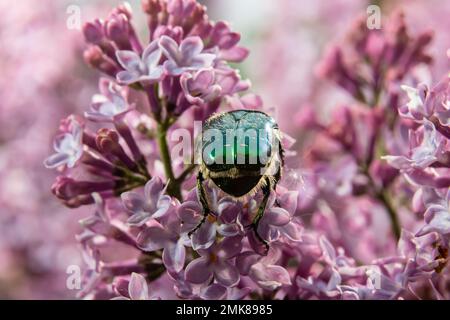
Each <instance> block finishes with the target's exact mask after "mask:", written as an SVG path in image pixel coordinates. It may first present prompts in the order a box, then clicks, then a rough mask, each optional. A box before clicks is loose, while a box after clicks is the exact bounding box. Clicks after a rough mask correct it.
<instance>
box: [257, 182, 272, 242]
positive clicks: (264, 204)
mask: <svg viewBox="0 0 450 320" xmlns="http://www.w3.org/2000/svg"><path fill="white" fill-rule="evenodd" d="M265 181H266V184H265V185H264V187H262V191H263V195H264V197H263V200H262V202H261V205H260V206H259V208H258V213H257V214H256V216H255V218H254V219H253V222H252V228H253V232H254V233H255V236H256V238H257V239H258V240H259V241H261V242H262V243H263V244H264V246H265V247H266V251H269V243H268V242H267V241H266V240H264V239H263V238H262V237H261V235H260V234H259V233H258V226H259V222H260V221H261V218H262V217H263V216H264V212H265V211H266V207H267V201H268V200H269V197H270V192H271V191H272V189H273V184H272V183H271V181H270V179H269V178H267V177H266V178H265Z"/></svg>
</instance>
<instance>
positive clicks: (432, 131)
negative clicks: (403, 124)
mask: <svg viewBox="0 0 450 320" xmlns="http://www.w3.org/2000/svg"><path fill="white" fill-rule="evenodd" d="M411 137H412V138H413V139H411V140H413V141H412V144H413V145H412V146H411V147H412V150H411V155H410V156H409V157H406V156H384V157H382V159H384V160H386V161H387V162H388V163H389V164H390V165H391V166H393V167H395V168H397V169H401V170H408V169H411V168H421V169H424V168H426V167H428V166H429V165H431V164H432V163H433V162H435V161H436V160H438V158H439V156H440V155H441V153H442V152H443V147H444V146H445V141H444V139H443V137H442V136H441V135H440V134H439V133H438V132H437V130H436V127H435V126H434V125H433V123H431V122H430V121H428V120H426V119H424V120H423V138H422V142H421V143H420V144H418V143H417V137H415V136H414V135H411ZM414 144H415V145H414Z"/></svg>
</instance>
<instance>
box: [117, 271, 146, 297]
mask: <svg viewBox="0 0 450 320" xmlns="http://www.w3.org/2000/svg"><path fill="white" fill-rule="evenodd" d="M127 284H128V285H127ZM124 286H126V287H127V288H126V290H123V289H124V288H123V287H124ZM116 290H117V291H119V293H120V294H122V296H121V297H117V298H113V299H112V300H150V296H149V292H148V285H147V281H146V280H145V278H144V277H143V276H142V275H140V274H138V273H136V272H133V273H132V274H131V279H130V281H129V282H128V281H123V282H119V283H118V284H117V285H116Z"/></svg>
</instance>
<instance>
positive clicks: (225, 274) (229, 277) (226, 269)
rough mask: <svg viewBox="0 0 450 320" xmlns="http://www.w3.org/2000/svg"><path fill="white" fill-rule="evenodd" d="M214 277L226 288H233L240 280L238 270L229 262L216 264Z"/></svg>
mask: <svg viewBox="0 0 450 320" xmlns="http://www.w3.org/2000/svg"><path fill="white" fill-rule="evenodd" d="M214 277H215V279H216V281H217V282H218V283H220V284H222V285H224V286H225V287H233V286H235V285H237V284H238V282H239V280H240V276H239V271H238V269H237V268H236V267H235V266H233V265H231V264H230V263H229V262H227V261H221V260H219V261H218V262H216V263H215V264H214Z"/></svg>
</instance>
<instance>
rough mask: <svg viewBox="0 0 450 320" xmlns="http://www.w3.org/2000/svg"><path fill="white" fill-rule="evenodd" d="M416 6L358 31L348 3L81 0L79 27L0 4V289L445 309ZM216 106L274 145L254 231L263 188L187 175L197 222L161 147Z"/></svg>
mask: <svg viewBox="0 0 450 320" xmlns="http://www.w3.org/2000/svg"><path fill="white" fill-rule="evenodd" d="M433 3H434V1H430V2H429V3H428V2H427V3H424V2H421V1H408V2H406V1H405V2H403V1H398V2H395V4H392V3H390V2H387V1H380V2H377V4H378V5H380V6H381V9H382V13H383V15H382V17H381V22H382V25H381V29H373V30H369V29H368V28H367V26H366V19H367V13H366V8H367V6H368V5H369V4H370V3H364V2H361V1H351V0H340V1H335V2H333V3H330V2H325V1H317V2H314V3H312V2H308V1H292V0H280V1H276V2H275V1H268V0H264V1H261V0H257V1H256V0H255V1H253V0H252V1H246V2H245V5H244V4H243V3H241V2H239V3H238V1H234V0H230V1H228V0H227V1H214V2H212V1H201V4H200V3H199V2H198V1H196V0H143V1H142V3H141V4H137V3H134V2H133V3H132V4H133V6H130V5H129V4H126V3H124V4H121V3H119V2H116V3H112V2H111V3H108V4H104V3H103V4H101V5H100V4H99V3H96V2H89V3H87V2H80V3H79V7H80V9H81V12H82V17H83V19H82V20H83V23H84V24H83V28H82V30H71V29H70V28H68V27H67V25H66V19H67V12H66V8H67V6H68V5H69V4H68V3H60V4H58V5H56V4H54V3H52V4H50V3H48V7H47V8H46V9H44V8H43V7H36V6H31V5H30V3H28V1H23V2H21V3H20V5H17V6H15V7H12V8H10V7H9V6H8V8H4V10H3V12H5V18H4V19H3V20H2V22H0V41H1V42H2V43H5V44H8V45H6V46H2V48H3V47H4V48H5V49H4V50H3V49H2V51H1V52H0V57H1V58H2V59H1V61H2V70H3V71H4V77H2V80H0V87H1V88H2V91H1V92H0V99H1V103H0V110H1V111H2V117H1V118H0V121H1V123H0V124H1V126H0V176H1V177H2V179H1V182H0V190H1V191H0V204H1V205H2V210H1V215H0V231H1V232H0V257H1V259H0V260H2V264H1V267H0V271H1V272H0V296H1V297H6V298H75V297H77V298H86V299H131V300H147V299H205V300H209V299H450V292H448V277H449V268H448V250H449V245H450V238H449V234H450V222H449V221H450V218H449V217H450V213H449V203H448V201H449V187H450V176H449V175H448V173H449V166H450V162H449V154H450V153H449V150H448V147H449V146H448V142H447V141H448V139H449V138H450V131H449V128H448V125H449V123H450V122H449V119H448V117H449V115H450V112H449V108H450V104H449V100H448V96H449V66H450V64H449V60H450V59H449V57H448V56H447V53H448V51H447V49H448V48H449V47H450V46H449V45H448V44H449V42H448V36H447V32H446V30H447V29H448V24H447V23H446V21H447V20H446V19H445V16H444V17H443V18H442V19H437V18H436V16H441V15H442V14H443V12H444V11H445V10H442V8H439V10H438V9H437V8H438V7H439V6H436V5H434V4H433ZM115 5H117V6H115ZM203 5H205V6H206V7H205V6H203ZM440 5H442V6H447V4H440ZM5 6H6V5H5ZM31 8H33V9H31ZM424 8H426V10H425V9H424ZM207 9H208V12H207V11H206V10H207ZM428 9H429V10H428ZM108 12H109V13H108ZM268 16H270V17H271V18H270V19H266V18H267V17H268ZM430 16H433V17H434V18H433V19H430ZM55 17H57V19H55ZM249 17H250V18H251V19H247V18H249ZM222 20H229V21H230V22H224V21H222ZM411 20H413V21H414V23H411ZM30 43H32V44H33V45H32V46H30V45H29V44H30ZM83 60H84V61H83ZM0 63H1V62H0ZM89 67H90V68H89ZM247 78H248V79H247ZM255 93H261V96H260V95H256V94H255ZM233 109H256V110H261V111H264V112H267V113H269V114H271V115H272V116H274V118H275V119H276V120H277V122H278V123H279V125H280V129H281V131H282V136H283V139H282V140H283V141H282V144H283V146H284V148H285V149H286V152H285V155H286V159H285V160H286V161H285V167H284V171H283V178H282V180H281V182H280V184H279V185H278V186H277V188H276V190H275V192H273V194H272V195H271V197H270V198H269V201H268V204H267V209H266V211H265V214H264V216H263V217H262V218H261V220H260V223H259V225H258V228H257V229H256V230H255V229H253V228H250V227H249V226H251V223H252V221H253V218H254V217H255V214H256V212H257V210H258V207H259V203H260V202H261V201H262V200H263V199H262V196H261V194H259V193H256V194H254V195H250V196H247V197H246V198H245V200H244V201H239V200H236V199H234V198H231V197H229V196H228V195H226V194H224V193H222V192H220V191H218V190H217V189H216V188H214V186H212V185H211V184H208V183H205V189H206V192H207V194H208V198H209V202H210V203H209V205H210V208H211V212H208V213H207V215H206V216H205V215H204V214H205V212H204V211H203V208H202V205H201V203H200V202H199V200H198V196H197V191H196V188H195V176H196V171H197V166H196V165H194V164H192V161H191V160H192V157H193V156H194V155H193V154H188V155H187V156H186V155H178V156H174V155H173V154H172V153H171V150H172V149H173V148H174V147H175V146H176V141H172V139H170V137H172V135H173V134H174V133H176V132H180V131H178V130H184V131H183V132H187V133H189V134H191V135H192V134H194V135H195V132H196V131H195V130H196V129H195V127H194V121H196V120H197V121H204V120H205V119H207V118H208V117H209V116H210V115H211V114H213V113H214V112H221V111H225V110H233ZM61 119H62V120H61ZM58 123H59V126H58ZM188 162H189V163H188ZM45 167H47V168H49V169H56V170H53V171H51V170H47V169H46V168H45ZM52 193H53V194H52ZM63 205H65V206H66V207H69V208H71V210H69V209H67V208H64V207H63ZM69 211H72V212H69ZM3 261H4V262H5V263H3ZM70 267H75V269H77V268H80V269H81V270H82V273H83V275H82V278H80V281H81V283H80V287H79V288H78V287H77V288H75V289H74V288H69V286H68V282H67V281H68V279H69V278H70V274H68V273H67V272H68V270H71V269H70Z"/></svg>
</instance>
